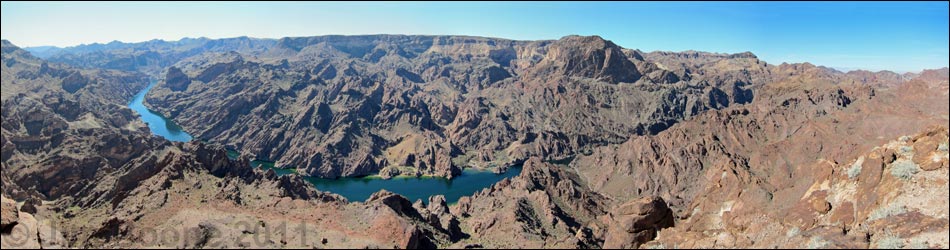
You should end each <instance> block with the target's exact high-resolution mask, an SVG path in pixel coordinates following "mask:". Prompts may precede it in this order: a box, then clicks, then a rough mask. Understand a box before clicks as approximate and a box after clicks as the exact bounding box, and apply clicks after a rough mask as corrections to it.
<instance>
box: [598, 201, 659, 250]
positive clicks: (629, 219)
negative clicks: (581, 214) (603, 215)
mask: <svg viewBox="0 0 950 250" xmlns="http://www.w3.org/2000/svg"><path fill="white" fill-rule="evenodd" d="M609 217H610V226H609V228H608V229H607V237H606V239H605V240H604V248H608V249H637V248H639V247H640V245H641V244H643V243H646V242H649V241H652V240H653V239H654V238H656V233H657V232H658V231H659V230H660V229H663V228H668V227H673V211H672V210H670V208H669V207H667V206H666V202H664V201H663V199H661V198H656V197H646V198H642V199H639V200H636V201H631V202H628V203H625V204H623V205H620V206H619V207H618V208H617V209H615V210H614V211H612V212H611V213H610V216H609Z"/></svg>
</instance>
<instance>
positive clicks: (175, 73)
mask: <svg viewBox="0 0 950 250" xmlns="http://www.w3.org/2000/svg"><path fill="white" fill-rule="evenodd" d="M165 83H166V84H167V85H168V89H171V90H172V91H185V90H186V89H188V85H189V84H191V79H189V78H188V75H185V73H183V72H181V69H178V68H176V67H170V68H168V72H167V73H165Z"/></svg>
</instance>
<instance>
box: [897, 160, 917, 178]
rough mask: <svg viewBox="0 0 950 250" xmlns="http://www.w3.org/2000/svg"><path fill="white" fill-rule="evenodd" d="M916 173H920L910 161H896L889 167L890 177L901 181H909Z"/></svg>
mask: <svg viewBox="0 0 950 250" xmlns="http://www.w3.org/2000/svg"><path fill="white" fill-rule="evenodd" d="M918 172H920V167H918V166H917V163H914V162H913V161H910V160H904V159H901V160H897V161H895V162H894V163H893V164H892V165H891V175H893V176H894V177H897V178H900V179H901V180H905V181H906V180H910V179H911V178H912V177H914V175H915V174H917V173H918Z"/></svg>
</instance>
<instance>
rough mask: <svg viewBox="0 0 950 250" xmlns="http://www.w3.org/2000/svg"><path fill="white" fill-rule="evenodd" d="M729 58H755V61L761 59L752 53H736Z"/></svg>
mask: <svg viewBox="0 0 950 250" xmlns="http://www.w3.org/2000/svg"><path fill="white" fill-rule="evenodd" d="M729 58H755V59H758V58H759V57H757V56H755V54H753V53H752V52H749V51H746V52H742V53H735V54H732V55H730V56H729Z"/></svg>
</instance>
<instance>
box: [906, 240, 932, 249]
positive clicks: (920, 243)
mask: <svg viewBox="0 0 950 250" xmlns="http://www.w3.org/2000/svg"><path fill="white" fill-rule="evenodd" d="M907 247H908V248H910V249H929V248H930V244H927V242H926V241H924V240H921V239H916V240H913V241H911V242H910V245H908V246H907Z"/></svg>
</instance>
